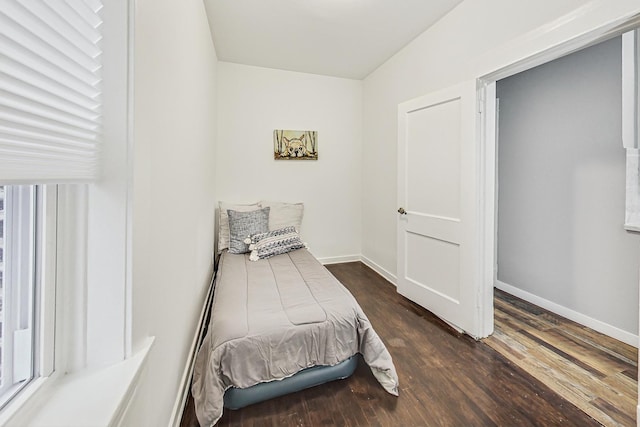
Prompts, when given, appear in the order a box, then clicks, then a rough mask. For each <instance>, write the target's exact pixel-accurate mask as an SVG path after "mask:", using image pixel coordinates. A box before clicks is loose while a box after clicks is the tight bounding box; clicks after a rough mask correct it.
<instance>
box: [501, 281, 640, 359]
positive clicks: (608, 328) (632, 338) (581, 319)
mask: <svg viewBox="0 0 640 427" xmlns="http://www.w3.org/2000/svg"><path fill="white" fill-rule="evenodd" d="M495 287H496V288H498V289H500V290H502V291H505V292H507V293H509V294H511V295H514V296H516V297H518V298H521V299H523V300H525V301H528V302H530V303H532V304H535V305H537V306H539V307H542V308H544V309H545V310H549V311H551V312H553V313H555V314H559V315H560V316H562V317H566V318H567V319H569V320H573V321H574V322H577V323H580V324H581V325H584V326H587V327H589V328H591V329H593V330H594V331H598V332H600V333H602V334H605V335H607V336H610V337H611V338H615V339H617V340H619V341H622V342H623V343H626V344H629V345H632V346H634V347H636V348H638V335H634V334H632V333H630V332H627V331H623V330H622V329H619V328H616V327H615V326H612V325H609V324H607V323H604V322H602V321H600V320H597V319H594V318H592V317H589V316H587V315H585V314H582V313H579V312H577V311H575V310H572V309H570V308H567V307H564V306H562V305H560V304H557V303H555V302H552V301H549V300H546V299H544V298H542V297H539V296H536V295H534V294H531V293H529V292H527V291H523V290H522V289H519V288H516V287H515V286H513V285H509V284H507V283H504V282H501V281H500V280H496V282H495Z"/></svg>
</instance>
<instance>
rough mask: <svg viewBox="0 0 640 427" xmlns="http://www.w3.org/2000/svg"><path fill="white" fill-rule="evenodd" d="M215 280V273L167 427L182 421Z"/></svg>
mask: <svg viewBox="0 0 640 427" xmlns="http://www.w3.org/2000/svg"><path fill="white" fill-rule="evenodd" d="M215 279H216V272H214V273H213V276H212V277H211V283H210V285H209V290H208V291H207V296H206V298H205V300H204V304H203V305H202V310H200V317H199V321H198V327H197V328H196V333H195V335H194V336H193V341H192V342H191V348H190V350H189V357H188V359H187V364H186V366H185V368H184V371H183V372H182V378H181V379H180V388H179V389H178V395H177V397H176V401H175V403H174V404H173V411H172V412H171V418H169V426H173V427H179V426H180V422H181V421H182V413H183V412H184V407H185V405H186V403H187V397H188V396H189V385H190V384H191V377H192V375H193V367H194V365H195V361H196V354H197V351H198V348H199V345H200V343H201V342H202V339H203V337H204V330H205V326H206V323H205V322H206V319H207V317H208V315H209V312H210V311H211V305H212V304H211V302H212V299H213V289H214V285H213V283H214V281H215Z"/></svg>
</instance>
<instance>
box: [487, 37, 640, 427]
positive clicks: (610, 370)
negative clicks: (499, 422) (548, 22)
mask: <svg viewBox="0 0 640 427" xmlns="http://www.w3.org/2000/svg"><path fill="white" fill-rule="evenodd" d="M621 48H622V42H621V38H620V37H619V36H618V37H614V38H611V39H609V40H606V41H603V42H601V43H599V44H597V45H593V46H590V47H588V48H586V49H584V50H581V51H579V52H575V53H573V54H571V55H567V56H565V57H562V58H560V59H557V60H555V61H553V62H548V63H545V64H543V65H540V66H537V67H535V68H532V69H529V70H527V71H525V72H522V73H519V74H514V75H511V76H509V77H506V78H504V79H501V80H498V81H497V83H496V98H497V100H498V101H497V106H498V110H497V111H498V113H497V120H496V122H497V123H498V124H497V126H496V129H497V133H496V138H495V140H496V148H497V164H496V170H497V179H496V181H497V182H496V183H497V188H496V194H497V197H496V199H497V204H496V229H497V237H496V240H495V244H496V247H497V251H496V275H495V277H494V281H495V285H496V288H497V289H499V291H497V292H496V294H497V298H496V303H495V306H496V308H495V316H496V320H495V325H496V332H495V334H494V336H493V337H492V338H491V339H488V340H487V343H488V344H489V345H491V346H492V347H494V348H495V349H497V350H498V351H499V352H503V354H505V355H506V354H508V353H509V351H510V352H511V355H513V353H514V352H518V354H519V356H518V357H516V358H515V359H513V360H512V361H514V363H516V364H518V365H522V366H521V367H523V368H524V369H525V370H528V371H530V373H532V374H534V376H536V377H537V378H539V379H541V380H542V381H543V382H545V383H546V382H547V381H548V382H550V384H547V385H549V386H550V387H551V388H552V389H553V390H555V391H556V392H558V393H559V394H560V395H562V396H563V397H565V398H567V399H568V400H570V401H572V402H573V403H574V404H576V405H577V406H579V407H581V408H582V409H583V410H585V412H587V413H589V414H590V415H591V416H593V417H594V418H596V419H598V420H599V421H601V422H603V423H604V424H611V422H612V420H617V421H616V422H619V423H620V424H622V425H627V424H629V421H630V420H631V421H633V419H634V415H635V413H634V412H635V411H634V410H633V408H635V406H636V396H637V378H636V375H635V374H633V375H629V373H630V372H631V373H635V370H637V350H635V351H634V352H633V353H635V354H634V355H633V356H635V357H629V356H630V347H628V346H627V347H626V348H624V346H622V345H621V346H617V345H615V340H610V339H608V337H601V336H598V334H597V333H595V332H594V331H592V330H587V328H583V327H581V326H579V325H578V324H575V323H573V322H572V321H570V320H567V319H563V318H562V317H560V316H557V315H556V314H555V313H559V314H560V315H562V316H564V317H565V318H569V319H573V320H575V321H577V322H579V323H582V324H586V325H587V326H591V327H592V328H594V329H597V330H600V331H602V332H604V333H606V334H607V335H610V336H614V337H615V338H618V339H621V340H622V341H625V342H627V343H630V344H634V345H635V346H636V347H637V325H638V304H637V301H638V268H639V267H640V236H639V235H637V234H632V233H629V232H628V231H625V230H624V228H623V225H624V220H625V196H626V195H625V180H626V174H625V167H626V158H625V150H624V147H623V145H622V137H621V135H622V126H621V120H620V118H621V116H622V111H621V109H622V107H621V105H622V101H621V92H622V90H621V86H622V83H621V79H620V75H621ZM502 291H506V292H507V294H505V293H504V292H502ZM510 294H511V295H515V296H516V297H512V296H511V295H510ZM517 297H520V298H522V299H519V298H517ZM531 303H535V304H537V305H538V306H536V305H533V304H531ZM539 306H541V307H544V308H541V307H539ZM545 309H548V310H550V312H549V311H547V310H545ZM510 316H512V317H511V318H510ZM585 331H586V332H587V334H586V335H584V336H583V335H581V333H582V332H585ZM592 345H593V347H592ZM501 346H502V347H503V348H502V349H501V348H500V347H501ZM509 347H510V348H509ZM620 348H622V350H620V351H618V349H620ZM501 350H505V351H501ZM599 353H603V354H605V355H606V357H605V358H604V359H602V360H603V362H598V361H597V357H598V356H599ZM583 356H584V357H583ZM536 358H539V359H541V360H529V359H536ZM541 366H542V367H543V368H542V369H541V368H540V367H541ZM609 375H611V376H609ZM618 379H619V380H620V381H618ZM616 388H619V390H618V391H616ZM588 396H591V397H593V396H597V399H588V398H586V397H588ZM616 399H617V400H616ZM625 399H626V400H625ZM622 400H624V402H622ZM621 403H625V405H622V406H624V408H625V413H616V411H617V409H616V408H615V407H616V404H618V406H620V405H621ZM617 412H620V411H617ZM607 417H610V418H607ZM615 417H618V418H615ZM625 417H626V418H625ZM634 423H635V421H634Z"/></svg>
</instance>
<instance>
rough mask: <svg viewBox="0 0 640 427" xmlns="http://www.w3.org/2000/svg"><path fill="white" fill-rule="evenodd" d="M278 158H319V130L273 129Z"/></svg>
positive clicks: (274, 146) (275, 154) (275, 155)
mask: <svg viewBox="0 0 640 427" xmlns="http://www.w3.org/2000/svg"><path fill="white" fill-rule="evenodd" d="M273 158H274V159H276V160H318V132H317V131H315V130H279V129H276V130H274V131H273Z"/></svg>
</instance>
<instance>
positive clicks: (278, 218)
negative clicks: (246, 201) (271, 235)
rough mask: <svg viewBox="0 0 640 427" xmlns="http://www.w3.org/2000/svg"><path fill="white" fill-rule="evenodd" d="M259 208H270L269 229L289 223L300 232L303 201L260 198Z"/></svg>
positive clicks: (288, 224)
mask: <svg viewBox="0 0 640 427" xmlns="http://www.w3.org/2000/svg"><path fill="white" fill-rule="evenodd" d="M259 205H260V207H261V208H266V207H267V206H268V207H270V208H271V211H270V212H269V231H273V230H278V229H280V228H284V227H288V226H290V225H292V226H294V227H295V228H296V231H297V232H298V233H300V227H301V225H302V216H303V215H304V203H284V202H270V201H265V200H262V201H261V202H260V203H259Z"/></svg>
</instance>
